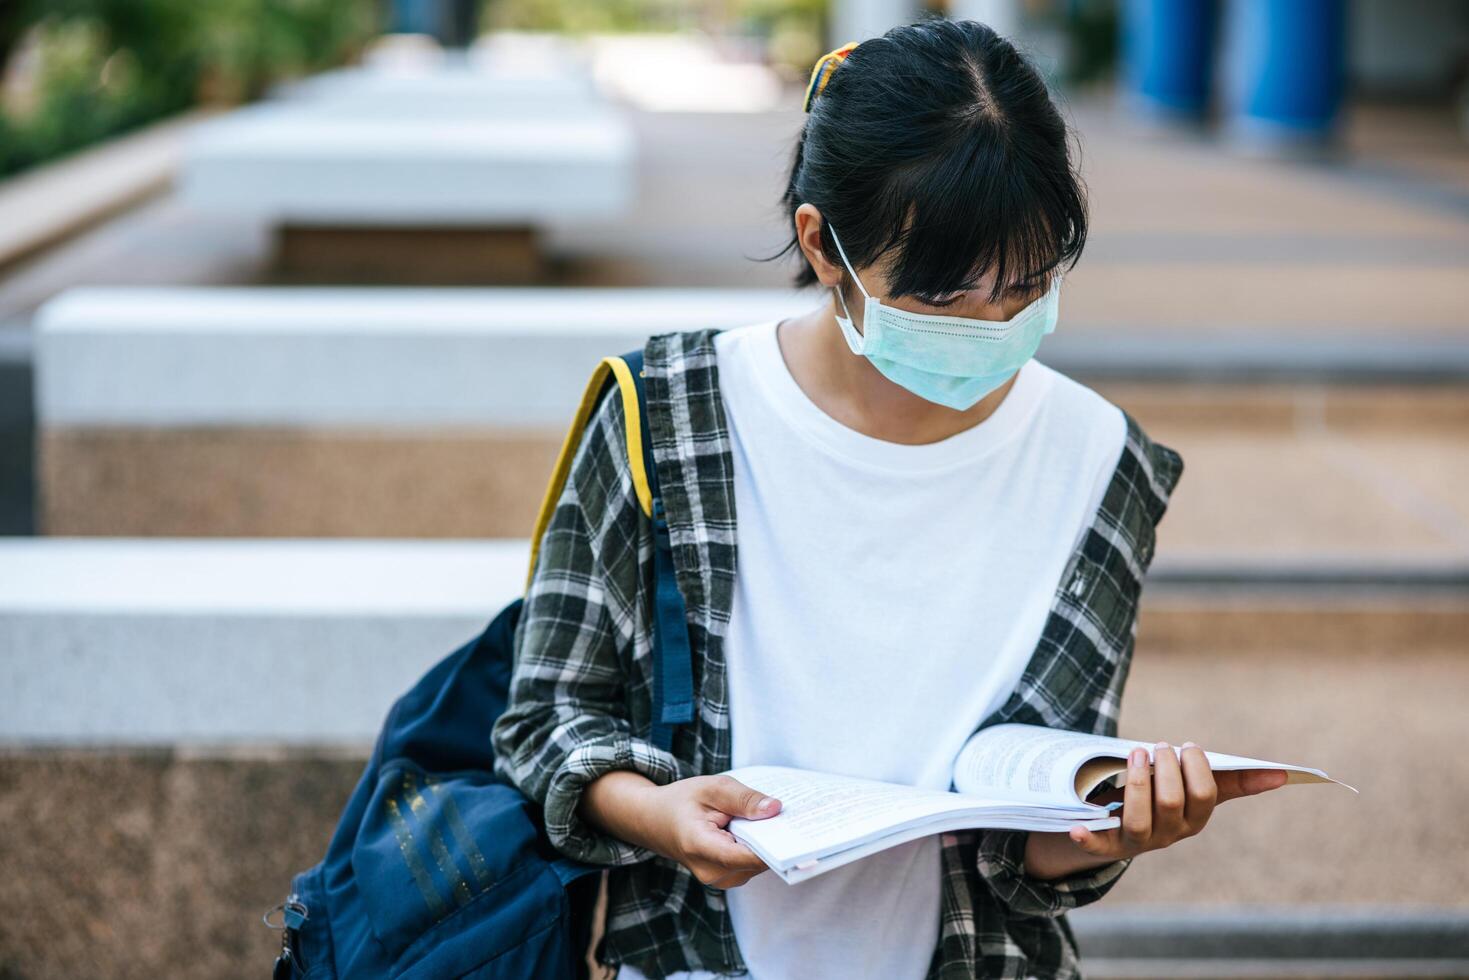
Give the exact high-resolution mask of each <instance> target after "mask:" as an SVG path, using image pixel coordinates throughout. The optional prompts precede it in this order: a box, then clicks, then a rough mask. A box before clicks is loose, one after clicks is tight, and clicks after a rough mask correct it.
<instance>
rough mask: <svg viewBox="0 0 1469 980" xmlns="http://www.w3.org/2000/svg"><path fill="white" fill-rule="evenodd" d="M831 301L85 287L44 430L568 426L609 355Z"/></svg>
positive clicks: (665, 294)
mask: <svg viewBox="0 0 1469 980" xmlns="http://www.w3.org/2000/svg"><path fill="white" fill-rule="evenodd" d="M819 301H820V300H819V298H818V297H817V296H816V295H815V294H814V293H812V294H807V295H802V294H800V293H796V292H794V291H787V290H713V289H709V290H701V289H513V288H512V289H498V288H483V289H481V288H466V289H448V288H432V289H353V288H335V287H333V288H249V287H244V288H225V287H221V288H152V287H136V288H105V287H97V288H90V287H89V288H80V289H72V290H68V291H66V292H64V293H62V294H61V295H60V296H58V297H57V298H55V299H53V300H51V301H49V302H48V303H46V304H45V305H44V306H43V307H42V308H41V309H40V310H39V311H38V312H37V314H36V318H35V321H34V323H35V331H36V384H37V418H38V422H39V424H40V426H41V428H42V429H46V428H50V427H56V426H142V427H165V428H166V427H184V426H210V425H215V426H225V425H227V426H268V425H274V426H320V427H331V426H371V427H376V428H385V429H400V430H401V429H403V428H405V427H406V428H413V427H421V426H432V425H441V426H464V425H470V426H482V427H491V428H504V429H541V430H547V429H549V430H553V431H559V430H560V429H561V428H562V427H563V426H564V425H565V424H566V422H567V420H568V419H569V418H570V416H571V412H572V410H573V409H574V408H575V405H576V402H577V399H578V398H579V396H580V394H581V391H582V388H583V386H584V384H585V382H586V379H587V376H588V375H589V373H590V371H591V369H592V367H593V366H594V365H595V364H596V362H597V360H598V359H599V358H601V357H603V356H604V355H606V354H613V353H620V352H622V351H626V350H631V349H633V348H636V347H639V346H641V344H642V342H643V341H644V339H646V338H647V337H648V336H649V335H651V334H656V333H664V332H668V331H675V330H691V329H695V328H699V327H732V326H738V325H740V324H744V323H753V322H756V321H763V320H770V319H778V318H781V317H785V316H791V315H793V314H796V313H800V312H802V311H804V310H805V309H808V308H809V307H810V306H812V305H814V304H816V303H818V302H819Z"/></svg>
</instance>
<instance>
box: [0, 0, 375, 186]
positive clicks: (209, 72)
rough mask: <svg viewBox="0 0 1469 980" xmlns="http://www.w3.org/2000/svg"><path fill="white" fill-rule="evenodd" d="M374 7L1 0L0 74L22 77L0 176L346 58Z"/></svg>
mask: <svg viewBox="0 0 1469 980" xmlns="http://www.w3.org/2000/svg"><path fill="white" fill-rule="evenodd" d="M380 13H381V11H380V4H379V3H378V2H377V0H0V72H3V71H6V70H7V68H8V70H9V78H10V79H11V81H12V82H14V81H15V80H16V79H17V78H19V79H21V82H22V83H23V84H19V85H17V86H7V89H6V91H5V92H4V95H5V101H4V103H3V105H0V176H4V175H6V174H10V173H14V172H16V171H18V170H22V169H24V168H26V167H29V166H32V165H34V164H36V163H40V162H42V161H44V160H48V159H52V158H54V157H57V156H60V155H62V154H64V153H68V152H70V151H72V150H75V149H78V148H80V147H83V146H86V145H87V144H89V143H92V142H95V141H97V140H100V139H103V138H105V137H107V136H111V135H114V134H116V133H120V132H123V131H125V130H128V129H131V128H132V127H134V126H138V125H140V124H142V123H146V122H149V121H152V120H154V119H158V118H160V117H162V116H166V115H168V114H170V113H173V112H177V111H179V110H180V109H184V108H186V107H188V106H192V105H195V104H198V103H200V102H222V103H232V102H238V101H242V100H245V99H250V98H254V97H256V96H258V95H260V94H261V93H262V92H263V91H264V90H265V89H266V88H267V87H268V86H269V85H271V84H272V83H273V82H276V81H278V80H281V79H285V78H291V77H296V76H299V75H302V74H305V73H307V72H311V71H317V70H320V69H323V68H327V67H330V66H333V65H337V64H341V63H343V62H344V61H347V60H349V59H351V58H352V57H353V56H355V55H356V53H357V52H359V51H360V50H361V48H362V46H363V45H364V44H365V43H366V42H367V41H368V40H370V39H371V38H372V37H373V36H374V35H375V34H376V33H378V31H379V29H380V23H379V18H380ZM0 77H4V76H0ZM12 87H20V88H23V91H21V92H14V91H11V90H10V89H11V88H12Z"/></svg>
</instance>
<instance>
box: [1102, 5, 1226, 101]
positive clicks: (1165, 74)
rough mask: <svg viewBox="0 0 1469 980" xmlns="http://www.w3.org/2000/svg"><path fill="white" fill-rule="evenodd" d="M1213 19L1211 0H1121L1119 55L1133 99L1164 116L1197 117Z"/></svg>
mask: <svg viewBox="0 0 1469 980" xmlns="http://www.w3.org/2000/svg"><path fill="white" fill-rule="evenodd" d="M1217 21H1218V11H1217V9H1216V5H1215V2H1214V0H1126V4H1125V5H1124V7H1123V12H1122V60H1123V69H1124V76H1125V79H1126V85H1127V89H1128V92H1129V94H1130V96H1131V97H1132V99H1133V101H1134V103H1135V104H1138V105H1139V106H1140V107H1141V108H1142V109H1144V110H1145V111H1153V112H1157V113H1161V114H1163V115H1167V116H1177V117H1181V118H1200V117H1202V116H1203V115H1204V114H1205V113H1206V112H1207V111H1208V108H1209V86H1210V81H1211V79H1212V76H1213V61H1214V37H1215V34H1216V24H1217Z"/></svg>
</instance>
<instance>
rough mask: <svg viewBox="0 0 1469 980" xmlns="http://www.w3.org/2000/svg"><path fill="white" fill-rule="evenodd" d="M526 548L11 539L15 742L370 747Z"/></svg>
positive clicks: (503, 595)
mask: <svg viewBox="0 0 1469 980" xmlns="http://www.w3.org/2000/svg"><path fill="white" fill-rule="evenodd" d="M527 557H528V548H527V546H526V543H525V542H524V541H404V540H394V541H378V540H288V539H274V540H272V539H233V540H232V539H218V538H213V539H196V540H188V539H175V540H169V539H122V538H3V539H0V743H9V744H22V743H23V744H35V743H59V744H80V745H87V744H179V743H232V742H283V743H309V744H323V743H362V742H370V741H371V740H372V739H373V737H374V736H375V734H376V732H377V730H378V728H379V726H380V725H381V723H382V721H383V718H384V717H385V715H386V712H387V710H388V708H389V707H390V706H391V705H392V703H393V701H394V700H396V699H397V698H398V697H399V696H400V695H401V694H402V693H404V692H405V691H407V690H408V689H409V688H410V687H412V685H413V684H414V683H415V682H416V681H417V680H418V678H419V677H421V676H422V675H423V673H424V672H425V671H427V670H428V669H429V668H430V667H432V666H433V665H434V664H435V663H437V662H438V661H439V660H440V659H442V658H443V657H444V656H447V655H448V654H449V653H450V652H452V651H453V650H455V649H456V648H457V647H458V646H459V645H460V644H462V643H464V642H465V641H466V640H469V639H471V638H472V637H474V636H475V635H477V634H478V633H479V631H480V630H481V629H483V628H484V626H485V625H486V624H488V622H489V621H490V620H491V619H492V618H493V617H494V615H495V614H496V613H498V612H499V610H500V609H501V608H502V607H503V606H504V605H505V604H506V603H507V602H509V601H510V600H511V599H513V598H515V597H516V596H517V595H519V594H520V592H521V590H522V589H523V588H524V582H525V569H526V561H527Z"/></svg>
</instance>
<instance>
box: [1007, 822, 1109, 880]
mask: <svg viewBox="0 0 1469 980" xmlns="http://www.w3.org/2000/svg"><path fill="white" fill-rule="evenodd" d="M1115 860H1117V859H1116V858H1115V857H1098V856H1097V855H1095V854H1088V853H1087V852H1086V851H1084V850H1082V848H1081V846H1080V845H1078V844H1077V843H1076V842H1075V841H1074V840H1072V839H1071V837H1070V835H1069V834H1065V833H1049V834H1048V833H1040V832H1037V831H1031V832H1030V834H1029V836H1028V838H1027V840H1026V842H1025V873H1026V874H1028V875H1030V876H1031V877H1032V878H1038V879H1040V880H1041V881H1054V880H1055V879H1057V878H1065V877H1068V876H1070V875H1074V874H1076V873H1077V872H1080V871H1091V870H1092V869H1094V868H1100V867H1103V866H1105V865H1108V864H1111V863H1112V862H1113V861H1115Z"/></svg>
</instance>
